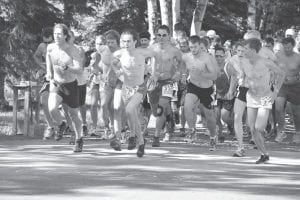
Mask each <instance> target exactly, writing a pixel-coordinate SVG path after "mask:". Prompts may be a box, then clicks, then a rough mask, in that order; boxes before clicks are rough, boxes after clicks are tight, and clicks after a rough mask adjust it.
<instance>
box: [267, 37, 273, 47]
mask: <svg viewBox="0 0 300 200" xmlns="http://www.w3.org/2000/svg"><path fill="white" fill-rule="evenodd" d="M265 41H266V43H269V44H272V45H274V39H273V38H271V37H268V38H266V39H265Z"/></svg>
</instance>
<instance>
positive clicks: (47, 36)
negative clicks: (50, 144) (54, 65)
mask: <svg viewBox="0 0 300 200" xmlns="http://www.w3.org/2000/svg"><path fill="white" fill-rule="evenodd" d="M42 37H43V42H42V43H41V44H39V46H38V48H37V50H36V51H35V53H34V55H33V58H34V60H35V62H36V63H37V64H38V65H39V67H40V69H39V70H38V71H37V77H38V78H39V79H42V82H43V86H42V89H41V91H40V93H41V94H40V95H41V97H40V98H41V105H42V109H43V112H44V115H45V120H46V123H47V126H48V127H47V129H46V130H45V132H44V137H43V139H44V140H47V139H50V138H51V137H52V136H53V135H54V134H55V131H54V126H55V124H54V122H53V119H52V117H51V116H50V113H49V108H48V98H49V80H47V79H46V78H45V74H46V53H47V46H48V44H50V43H52V42H53V29H52V28H45V29H43V33H42Z"/></svg>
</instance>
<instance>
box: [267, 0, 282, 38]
mask: <svg viewBox="0 0 300 200" xmlns="http://www.w3.org/2000/svg"><path fill="white" fill-rule="evenodd" d="M278 5H279V4H278V0H274V1H273V2H272V3H270V4H269V9H268V11H269V12H268V14H267V17H266V25H265V27H266V31H270V32H272V33H273V32H274V31H275V30H276V28H275V25H277V24H278V9H279V8H278Z"/></svg>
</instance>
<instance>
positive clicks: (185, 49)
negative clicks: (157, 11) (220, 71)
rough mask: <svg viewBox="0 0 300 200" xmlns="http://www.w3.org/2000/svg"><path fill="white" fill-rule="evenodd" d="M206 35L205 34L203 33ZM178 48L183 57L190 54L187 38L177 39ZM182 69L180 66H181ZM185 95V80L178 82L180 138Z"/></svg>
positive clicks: (184, 120) (182, 135) (181, 135)
mask: <svg viewBox="0 0 300 200" xmlns="http://www.w3.org/2000/svg"><path fill="white" fill-rule="evenodd" d="M205 35H206V33H205ZM177 42H178V48H179V49H180V51H181V53H182V54H183V55H185V54H187V53H189V52H190V48H189V41H188V38H187V37H184V38H178V41H177ZM181 67H182V66H181ZM183 74H187V72H183ZM185 95H186V81H185V80H180V81H179V83H178V106H179V109H180V126H181V127H180V129H179V131H180V134H179V136H180V137H185V136H186V134H185V124H186V119H185V114H184V98H185Z"/></svg>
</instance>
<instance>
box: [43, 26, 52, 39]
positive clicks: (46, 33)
mask: <svg viewBox="0 0 300 200" xmlns="http://www.w3.org/2000/svg"><path fill="white" fill-rule="evenodd" d="M50 36H53V28H52V27H46V28H43V30H42V37H45V38H49V37H50Z"/></svg>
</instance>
